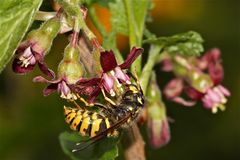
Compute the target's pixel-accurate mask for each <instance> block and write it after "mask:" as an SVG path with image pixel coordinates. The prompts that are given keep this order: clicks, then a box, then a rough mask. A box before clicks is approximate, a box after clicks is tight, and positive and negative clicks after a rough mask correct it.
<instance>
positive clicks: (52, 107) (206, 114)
mask: <svg viewBox="0 0 240 160" xmlns="http://www.w3.org/2000/svg"><path fill="white" fill-rule="evenodd" d="M155 2H156V6H155V9H154V11H153V12H152V15H153V22H152V23H148V27H149V29H150V30H151V31H152V32H154V33H156V34H157V35H159V36H161V35H164V36H167V35H172V34H175V33H179V32H185V31H188V30H195V31H197V32H199V33H201V34H202V36H203V37H204V39H205V43H204V46H205V49H206V50H207V49H210V48H211V47H219V48H220V49H221V50H222V59H223V65H224V68H225V79H224V82H223V84H224V85H225V86H227V87H228V88H229V90H230V91H231V93H232V96H231V97H230V98H229V102H228V103H227V110H226V111H225V112H219V113H218V114H216V115H213V114H211V112H210V111H208V110H205V109H203V108H202V107H201V104H198V105H197V106H196V107H194V108H191V109H190V108H184V107H181V106H179V105H176V104H174V103H171V102H168V103H166V104H167V110H168V116H170V117H171V118H173V119H175V122H174V123H171V124H170V125H171V135H172V139H171V141H170V143H169V144H168V145H167V146H165V147H163V148H161V149H157V150H153V149H151V147H150V146H149V145H148V144H147V145H146V154H147V159H150V160H155V159H165V160H176V159H185V160H193V159H194V160H202V159H205V160H210V159H228V160H237V159H238V160H239V159H240V153H239V151H240V124H239V118H240V74H239V69H240V63H239V61H240V56H239V55H238V54H239V52H240V1H239V0H155ZM66 43H67V42H66V37H65V36H64V35H62V36H59V37H58V38H57V39H56V40H55V42H54V47H53V48H52V51H51V54H49V55H48V56H47V63H48V64H49V67H50V68H54V69H56V68H57V63H56V62H58V61H60V60H61V56H62V52H63V49H64V44H66ZM56 55H59V56H56ZM56 57H57V59H56ZM156 69H157V70H159V68H158V67H156ZM38 74H39V70H38V69H35V71H34V72H32V73H30V74H29V75H27V76H19V75H16V74H14V73H13V72H12V71H11V64H9V65H8V66H7V68H6V69H5V71H4V72H3V73H1V75H0V159H1V160H15V159H16V160H32V159H34V160H42V159H46V160H47V159H58V160H64V159H69V158H68V157H67V156H65V155H64V154H63V152H62V150H61V148H60V144H59V141H58V136H59V134H60V133H61V132H63V131H65V130H67V129H68V127H67V126H66V125H65V122H64V118H63V107H62V106H63V105H64V104H66V102H65V101H63V100H61V99H60V98H59V96H58V95H57V94H53V95H51V96H49V97H43V96H42V94H41V93H42V89H43V88H44V87H45V85H42V84H34V83H32V78H33V77H34V76H36V75H38ZM161 78H163V79H164V78H165V77H162V76H159V77H158V79H159V81H161ZM142 130H143V131H144V130H145V129H144V128H143V129H142ZM145 139H147V137H145Z"/></svg>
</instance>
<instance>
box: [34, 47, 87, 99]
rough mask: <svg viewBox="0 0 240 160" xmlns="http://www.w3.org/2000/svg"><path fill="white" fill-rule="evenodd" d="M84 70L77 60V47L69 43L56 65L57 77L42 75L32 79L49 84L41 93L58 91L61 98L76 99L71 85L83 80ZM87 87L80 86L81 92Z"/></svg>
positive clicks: (46, 93)
mask: <svg viewBox="0 0 240 160" xmlns="http://www.w3.org/2000/svg"><path fill="white" fill-rule="evenodd" d="M84 73H85V70H84V67H83V66H82V64H81V63H80V62H79V48H78V47H77V46H72V45H71V44H69V45H68V46H67V47H66V48H65V51H64V58H63V60H62V61H61V62H60V64H59V66H58V79H56V80H51V81H50V80H47V79H45V78H43V77H42V76H37V77H35V78H34V79H33V81H34V82H40V83H48V84H49V85H48V86H47V87H46V88H45V89H44V90H43V95H44V96H48V95H49V94H51V93H53V92H55V91H58V92H59V93H60V94H61V95H60V97H61V98H64V99H69V100H76V99H77V94H76V93H75V92H74V89H73V86H74V85H75V84H76V83H77V82H81V81H85V79H84V78H82V77H83V76H84ZM88 90H89V89H88V88H86V87H84V88H82V90H81V91H82V92H84V93H85V92H86V93H87V92H88Z"/></svg>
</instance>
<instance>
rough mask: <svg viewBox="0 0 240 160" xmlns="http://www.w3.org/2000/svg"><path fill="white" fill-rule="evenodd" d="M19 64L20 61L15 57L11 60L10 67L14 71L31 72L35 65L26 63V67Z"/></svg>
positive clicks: (20, 72)
mask: <svg viewBox="0 0 240 160" xmlns="http://www.w3.org/2000/svg"><path fill="white" fill-rule="evenodd" d="M21 64H22V62H21V61H20V60H19V59H18V58H15V59H14V60H13V63H12V69H13V71H14V72H15V73H19V74H25V73H28V72H31V71H32V70H33V68H34V66H35V65H28V66H27V67H24V66H22V65H21Z"/></svg>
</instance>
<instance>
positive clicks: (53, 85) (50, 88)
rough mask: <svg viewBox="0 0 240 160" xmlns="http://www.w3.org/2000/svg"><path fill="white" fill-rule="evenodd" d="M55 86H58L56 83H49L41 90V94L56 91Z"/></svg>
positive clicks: (46, 94)
mask: <svg viewBox="0 0 240 160" xmlns="http://www.w3.org/2000/svg"><path fill="white" fill-rule="evenodd" d="M57 88H58V83H53V84H50V85H49V86H47V87H46V88H45V89H44V90H43V95H44V96H48V95H50V94H52V93H53V92H55V91H57Z"/></svg>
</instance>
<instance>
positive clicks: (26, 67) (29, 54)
mask: <svg viewBox="0 0 240 160" xmlns="http://www.w3.org/2000/svg"><path fill="white" fill-rule="evenodd" d="M38 43H39V42H37V41H35V40H34V39H30V40H26V41H24V42H22V43H21V45H20V46H19V47H18V48H17V51H16V54H17V57H16V58H15V59H14V60H13V65H12V68H13V71H14V72H16V73H19V74H23V73H28V72H30V71H32V70H33V68H34V66H35V65H36V64H38V66H39V68H40V70H41V71H42V72H43V73H44V74H46V75H47V76H49V77H51V78H54V72H53V71H52V70H50V69H49V68H48V67H47V65H46V63H44V56H45V53H46V49H44V48H41V47H40V46H39V44H38Z"/></svg>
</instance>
